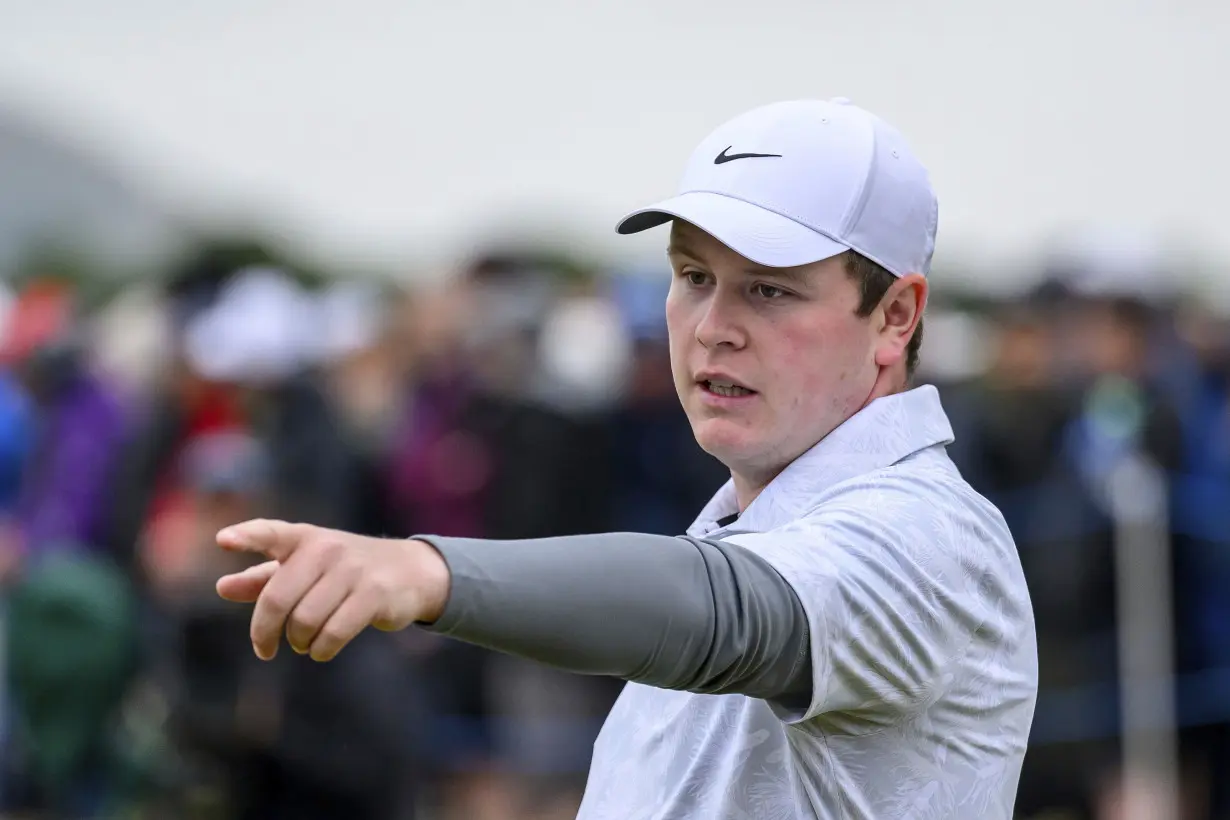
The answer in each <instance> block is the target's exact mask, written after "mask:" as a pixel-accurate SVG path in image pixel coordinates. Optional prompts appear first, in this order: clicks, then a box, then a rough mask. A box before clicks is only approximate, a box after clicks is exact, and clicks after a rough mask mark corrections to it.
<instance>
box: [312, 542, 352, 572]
mask: <svg viewBox="0 0 1230 820" xmlns="http://www.w3.org/2000/svg"><path fill="white" fill-rule="evenodd" d="M316 549H317V552H319V553H320V557H321V558H323V559H324V560H325V562H326V563H328V564H330V565H334V566H336V565H340V564H342V563H344V562H345V561H346V559H347V554H346V553H347V550H346V545H345V544H343V543H342V542H341V541H340V540H339V539H337V538H324V539H321V541H320V542H319V545H318V546H317V548H316Z"/></svg>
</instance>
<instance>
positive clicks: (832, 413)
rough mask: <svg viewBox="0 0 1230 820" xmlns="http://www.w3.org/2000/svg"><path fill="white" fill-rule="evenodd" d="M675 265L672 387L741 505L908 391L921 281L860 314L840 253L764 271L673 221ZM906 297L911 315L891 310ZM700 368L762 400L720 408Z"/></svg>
mask: <svg viewBox="0 0 1230 820" xmlns="http://www.w3.org/2000/svg"><path fill="white" fill-rule="evenodd" d="M670 258H671V265H672V268H673V270H674V277H673V279H672V283H671V289H670V293H669V295H668V296H667V301H666V318H667V326H668V329H669V331H670V349H671V366H672V370H673V371H674V378H675V388H676V390H677V391H678V394H679V399H680V402H681V403H682V405H683V408H684V411H685V412H686V413H687V416H688V419H689V421H690V422H691V424H692V430H693V432H694V434H695V436H696V439H697V441H698V442H699V444H700V446H701V447H702V448H704V450H705V451H706V452H708V453H710V454H711V455H713V456H714V457H716V458H717V459H719V460H720V461H722V462H723V463H724V464H725V465H726V466H727V467H729V468H730V470H731V473H732V476H733V478H734V481H735V487H736V490H737V491H738V494H739V499H740V507H745V506H746V505H747V504H748V503H750V501H751V499H752V498H754V497H755V495H756V493H758V492H759V491H760V489H762V488H763V487H764V486H765V485H766V484H768V482H769V481H770V480H772V478H773V477H774V476H776V475H777V474H778V473H779V472H780V471H781V470H782V469H783V468H784V467H785V466H786V465H787V464H789V463H790V462H791V461H793V460H794V459H795V458H797V457H798V456H799V455H801V454H802V453H804V452H806V451H807V450H808V449H810V448H811V447H812V446H813V445H815V444H816V442H818V441H820V440H821V439H823V438H824V437H825V436H826V435H828V434H829V433H830V432H831V431H832V430H833V429H835V428H836V427H837V426H839V425H840V424H841V423H842V422H844V421H845V420H846V419H848V418H849V417H850V416H852V415H853V414H854V413H856V412H858V410H860V409H861V408H862V407H864V406H866V405H867V404H868V403H869V402H870V401H872V400H873V399H875V398H878V397H879V396H881V395H888V394H889V393H892V392H898V390H900V389H901V388H902V387H904V382H905V374H904V350H905V345H906V343H907V342H908V340H909V335H910V333H912V332H913V327H914V326H915V325H916V318H917V317H916V316H914V315H913V313H921V307H922V305H923V304H924V303H925V297H926V282H925V280H924V279H923V278H922V277H921V276H911V277H906V278H905V279H902V280H899V281H898V283H897V284H895V285H894V286H893V288H892V289H890V291H889V294H886V296H885V301H884V302H882V307H881V308H878V309H877V310H876V311H874V312H873V313H872V314H871V315H870V316H868V317H860V316H858V315H857V313H856V310H857V308H858V302H859V294H858V289H857V286H856V285H855V283H854V282H853V280H852V279H851V278H850V277H849V276H848V274H847V273H846V268H845V260H844V258H842V257H840V256H839V257H834V258H832V259H826V260H822V261H820V262H815V263H812V264H810V265H803V266H800V267H797V268H789V269H775V268H766V267H763V266H759V265H756V264H755V263H752V262H750V261H749V260H747V259H745V258H744V257H742V256H740V255H739V254H738V253H736V252H735V251H733V250H731V249H730V248H728V247H726V246H725V245H723V244H722V243H721V242H719V241H718V240H717V239H715V238H714V237H712V236H710V235H709V234H707V233H705V232H704V231H702V230H700V229H699V228H697V227H695V226H693V225H691V224H689V223H686V222H682V221H676V222H675V223H674V225H673V227H672V230H671V251H670ZM903 292H906V293H905V298H904V301H906V302H911V303H913V305H914V308H916V310H915V309H914V308H912V309H910V310H908V311H905V312H904V313H903V312H902V311H900V310H897V309H896V308H895V307H893V306H891V305H892V304H893V300H892V299H891V298H890V297H893V296H894V294H897V295H900V294H901V293H903ZM886 304H889V305H890V307H889V308H887V309H885V308H884V307H883V305H886ZM906 329H908V331H909V332H903V330H906ZM704 370H719V371H721V372H723V373H724V374H726V375H728V376H729V377H730V378H732V379H733V380H734V381H736V382H737V383H739V384H740V385H742V386H744V387H747V388H749V389H751V390H755V391H756V395H754V396H751V397H748V398H746V399H742V400H739V401H736V402H729V403H726V404H724V405H723V406H714V405H715V403H714V402H712V401H707V400H706V392H705V390H704V388H703V386H701V385H699V384H698V383H697V381H696V374H697V373H698V372H700V371H704Z"/></svg>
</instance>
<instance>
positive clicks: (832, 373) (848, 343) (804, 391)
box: [775, 325, 875, 417]
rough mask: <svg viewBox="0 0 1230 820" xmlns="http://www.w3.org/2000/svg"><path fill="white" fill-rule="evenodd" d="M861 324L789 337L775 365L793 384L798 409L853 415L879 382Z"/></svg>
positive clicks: (805, 331)
mask: <svg viewBox="0 0 1230 820" xmlns="http://www.w3.org/2000/svg"><path fill="white" fill-rule="evenodd" d="M860 331H861V326H845V325H843V326H838V327H832V326H825V325H820V326H811V327H800V328H797V329H795V330H793V331H792V332H788V333H786V334H785V335H784V336H783V339H782V341H783V346H782V351H781V354H780V356H779V357H778V361H777V363H776V364H775V369H776V370H777V371H778V373H780V374H781V378H782V379H784V380H787V382H788V391H787V392H788V394H789V395H790V396H791V398H792V401H791V405H792V408H799V409H802V410H803V411H805V412H807V413H814V414H819V415H821V416H824V417H827V416H829V415H830V414H831V413H832V412H837V413H839V414H842V415H843V416H844V415H848V413H849V412H851V411H852V410H853V409H856V408H857V407H858V405H859V404H860V403H861V402H862V401H863V400H864V399H865V398H866V395H867V393H869V392H870V390H871V387H872V385H873V383H874V381H875V373H874V368H872V367H870V366H869V363H870V362H871V352H870V349H869V347H868V345H867V344H866V343H865V341H864V339H863V337H862V335H861V333H860Z"/></svg>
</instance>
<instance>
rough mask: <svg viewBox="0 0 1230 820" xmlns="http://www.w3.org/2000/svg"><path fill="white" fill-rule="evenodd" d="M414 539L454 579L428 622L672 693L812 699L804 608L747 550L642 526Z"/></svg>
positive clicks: (473, 639)
mask: <svg viewBox="0 0 1230 820" xmlns="http://www.w3.org/2000/svg"><path fill="white" fill-rule="evenodd" d="M416 538H417V539H418V540H421V541H426V542H428V543H430V544H432V545H433V546H434V547H435V548H436V549H437V550H438V551H439V553H440V554H441V555H442V556H443V558H444V560H445V562H446V563H447V564H448V568H449V575H450V577H451V580H450V591H449V596H448V601H447V604H446V605H445V608H444V611H443V613H442V614H441V617H440V618H439V619H438V620H437V621H436V622H435V623H434V624H432V625H431V626H428V627H427V628H428V629H431V630H434V631H436V632H439V633H441V634H445V635H449V636H451V637H454V638H458V639H460V640H464V641H466V642H469V643H474V644H478V645H481V646H485V647H488V648H491V649H495V650H498V651H501V652H507V653H510V654H515V655H519V656H522V657H525V658H529V659H532V660H536V661H540V662H542V663H546V664H549V665H552V666H555V667H559V668H562V669H567V670H571V671H574V672H580V673H585V674H601V675H610V676H614V677H619V678H624V679H626V680H631V681H636V682H639V683H645V684H649V685H653V686H658V687H662V688H666V689H679V690H687V691H692V692H702V693H710V694H725V693H740V694H745V695H750V696H753V697H761V698H772V699H777V700H794V699H798V698H802V699H803V700H804V701H805V700H806V699H807V697H808V696H809V693H810V691H811V664H810V658H809V649H808V627H807V616H806V613H805V612H804V610H803V607H802V604H801V603H800V602H799V599H798V597H797V596H796V595H795V593H794V591H793V590H792V589H791V587H790V585H789V584H788V583H786V581H785V580H784V579H783V578H782V577H781V575H779V574H778V573H777V571H776V570H774V569H773V567H772V566H770V565H769V564H768V563H767V562H766V561H764V559H762V558H760V557H759V556H757V555H756V554H755V553H754V552H752V551H751V550H748V549H746V548H744V547H740V546H737V545H734V544H728V543H724V542H721V541H704V540H697V539H692V538H673V537H667V536H655V535H639V534H633V533H613V534H604V535H584V536H572V537H562V538H549V539H538V540H525V541H484V540H474V539H462V538H440V537H434V536H416Z"/></svg>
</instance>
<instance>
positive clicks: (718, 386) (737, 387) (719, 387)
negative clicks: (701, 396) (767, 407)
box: [697, 378, 756, 399]
mask: <svg viewBox="0 0 1230 820" xmlns="http://www.w3.org/2000/svg"><path fill="white" fill-rule="evenodd" d="M697 384H699V385H700V387H701V389H702V390H704V391H705V392H706V393H708V394H710V395H712V396H721V397H722V398H725V399H739V398H745V397H747V396H754V395H756V391H755V390H752V389H751V388H748V387H744V386H743V385H741V384H739V383H738V382H735V381H731V380H729V379H716V378H715V379H699V380H698V381H697Z"/></svg>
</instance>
